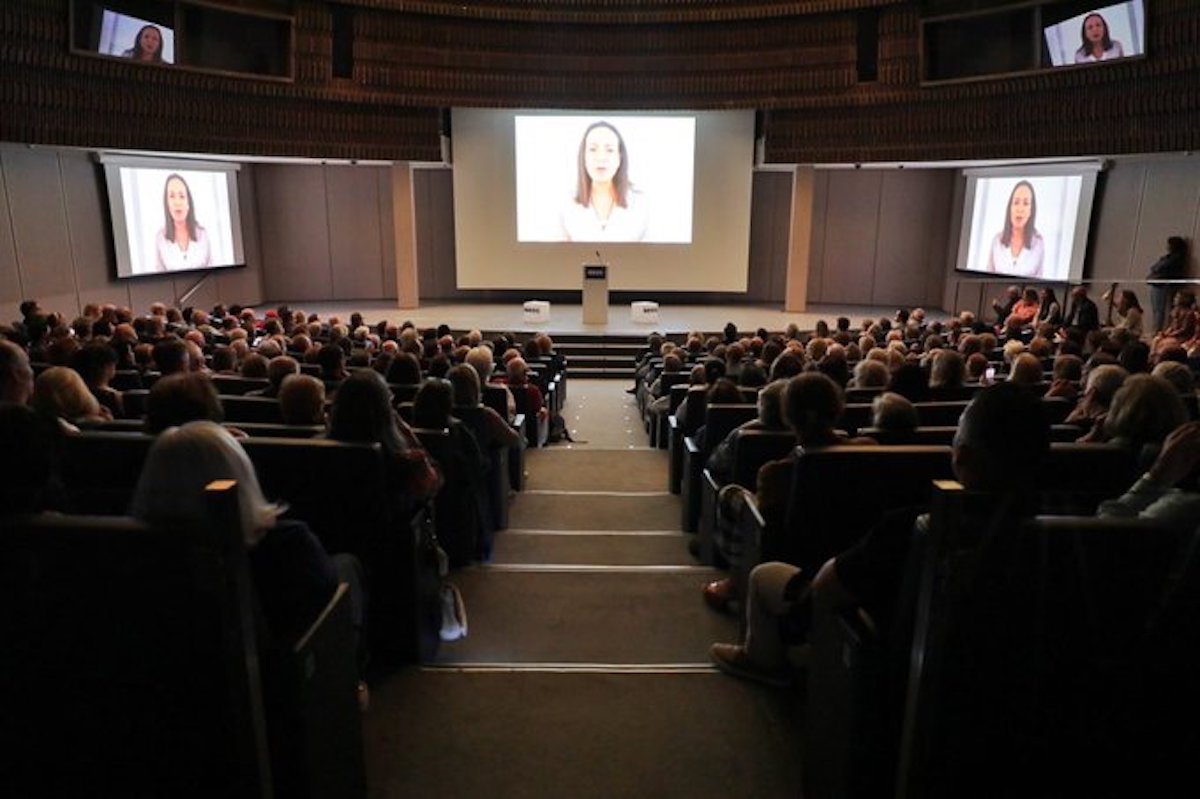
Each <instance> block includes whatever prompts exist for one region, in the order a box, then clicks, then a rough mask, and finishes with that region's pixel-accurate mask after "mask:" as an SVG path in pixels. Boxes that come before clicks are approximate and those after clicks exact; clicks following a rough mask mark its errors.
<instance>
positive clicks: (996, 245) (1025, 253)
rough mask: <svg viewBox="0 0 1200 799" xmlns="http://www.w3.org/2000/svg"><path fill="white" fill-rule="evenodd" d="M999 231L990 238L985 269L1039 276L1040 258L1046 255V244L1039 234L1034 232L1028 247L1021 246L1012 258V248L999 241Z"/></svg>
mask: <svg viewBox="0 0 1200 799" xmlns="http://www.w3.org/2000/svg"><path fill="white" fill-rule="evenodd" d="M1000 236H1001V234H1000V233H997V234H996V237H995V238H994V239H992V249H991V250H990V251H989V253H988V263H987V271H989V272H997V273H999V274H1002V275H1014V276H1016V277H1041V276H1042V259H1043V258H1044V257H1045V255H1046V245H1045V243H1044V242H1043V241H1042V237H1041V234H1035V235H1034V237H1033V243H1032V244H1031V245H1030V246H1029V247H1022V248H1021V252H1020V253H1018V254H1017V257H1016V258H1013V255H1012V248H1010V247H1009V246H1008V245H1007V244H1002V243H1001V242H1000Z"/></svg>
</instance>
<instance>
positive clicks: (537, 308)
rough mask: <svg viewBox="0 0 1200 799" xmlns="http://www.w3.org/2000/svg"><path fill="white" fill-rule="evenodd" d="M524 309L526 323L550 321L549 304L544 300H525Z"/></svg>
mask: <svg viewBox="0 0 1200 799" xmlns="http://www.w3.org/2000/svg"><path fill="white" fill-rule="evenodd" d="M524 309H525V321H526V322H549V321H550V303H549V302H547V301H546V300H526V301H525V305H524Z"/></svg>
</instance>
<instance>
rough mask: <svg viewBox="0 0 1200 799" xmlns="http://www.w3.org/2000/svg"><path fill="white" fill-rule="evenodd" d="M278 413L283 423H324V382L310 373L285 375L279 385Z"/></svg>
mask: <svg viewBox="0 0 1200 799" xmlns="http://www.w3.org/2000/svg"><path fill="white" fill-rule="evenodd" d="M279 414H280V416H281V417H282V418H283V423H284V424H295V425H324V424H325V384H324V383H322V382H321V381H320V380H318V379H317V378H315V377H313V376H312V375H300V374H290V375H287V376H286V377H284V378H283V383H282V385H280V387H279Z"/></svg>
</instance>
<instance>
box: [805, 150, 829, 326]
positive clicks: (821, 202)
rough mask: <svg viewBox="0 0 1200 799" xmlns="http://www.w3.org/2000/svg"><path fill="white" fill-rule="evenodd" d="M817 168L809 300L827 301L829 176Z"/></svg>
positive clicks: (809, 271) (814, 185)
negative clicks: (826, 255)
mask: <svg viewBox="0 0 1200 799" xmlns="http://www.w3.org/2000/svg"><path fill="white" fill-rule="evenodd" d="M831 174H832V173H831V172H827V171H825V170H820V169H819V170H817V171H816V173H815V174H814V179H813V218H812V230H813V232H812V241H811V242H810V243H809V256H808V257H809V270H808V301H809V302H825V286H824V281H823V279H822V278H823V277H824V274H825V269H824V265H825V224H826V220H827V219H828V218H829V214H828V213H827V211H828V207H829V176H830V175H831Z"/></svg>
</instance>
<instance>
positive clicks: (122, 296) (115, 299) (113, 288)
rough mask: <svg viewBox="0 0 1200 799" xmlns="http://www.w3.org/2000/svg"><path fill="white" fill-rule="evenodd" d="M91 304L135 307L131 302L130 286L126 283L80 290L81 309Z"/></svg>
mask: <svg viewBox="0 0 1200 799" xmlns="http://www.w3.org/2000/svg"><path fill="white" fill-rule="evenodd" d="M89 302H91V303H95V304H96V305H107V304H109V303H111V304H113V305H116V306H119V307H122V308H124V307H129V308H133V307H134V306H133V305H131V304H130V302H129V286H128V285H126V284H125V283H124V282H120V283H111V284H108V285H104V286H99V287H97V288H94V289H80V290H79V307H80V308H81V309H82V308H83V306H85V305H87V304H88V303H89ZM135 310H136V309H135Z"/></svg>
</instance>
